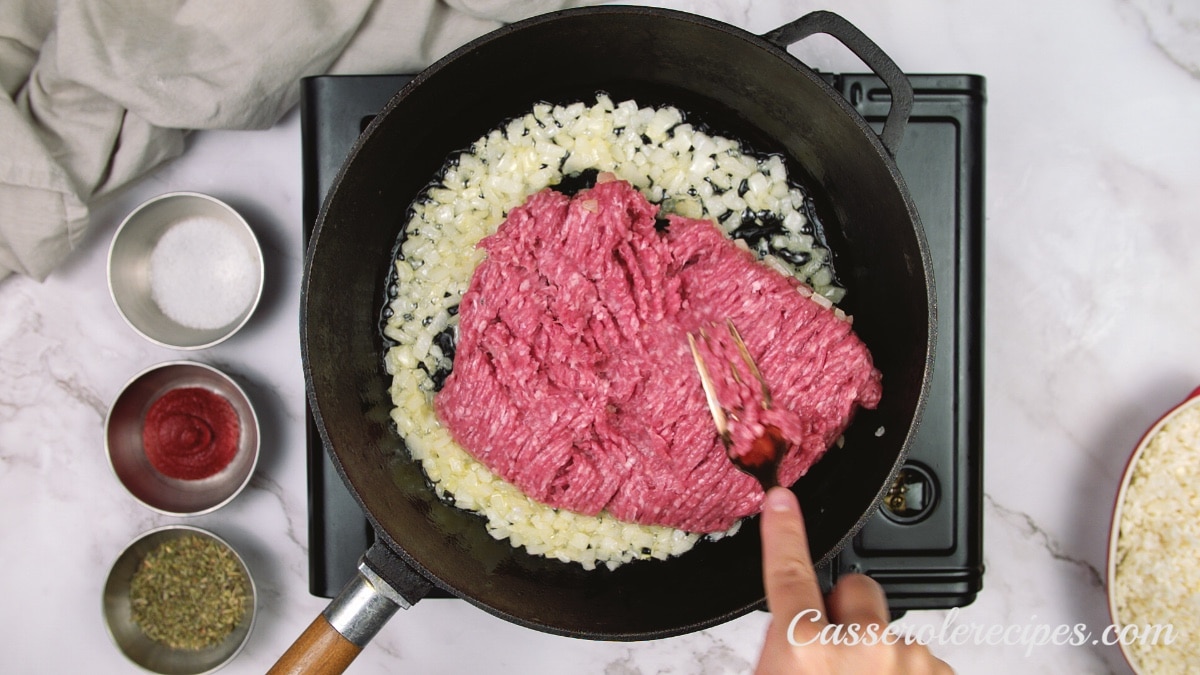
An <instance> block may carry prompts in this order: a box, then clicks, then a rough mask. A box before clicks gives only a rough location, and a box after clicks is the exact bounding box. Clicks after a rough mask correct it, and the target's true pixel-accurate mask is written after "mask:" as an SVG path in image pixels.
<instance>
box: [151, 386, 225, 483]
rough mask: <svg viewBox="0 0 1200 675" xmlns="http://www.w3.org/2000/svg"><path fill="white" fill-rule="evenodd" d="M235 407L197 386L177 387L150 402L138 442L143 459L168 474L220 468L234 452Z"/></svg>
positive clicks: (192, 476)
mask: <svg viewBox="0 0 1200 675" xmlns="http://www.w3.org/2000/svg"><path fill="white" fill-rule="evenodd" d="M240 430H241V429H240V426H239V421H238V415H237V411H236V410H234V409H233V406H232V405H231V404H230V403H229V401H226V400H225V399H224V398H223V397H221V396H219V395H217V394H214V393H213V392H211V391H209V390H207V389H202V388H200V387H181V388H179V389H172V390H171V391H168V392H167V393H165V394H163V395H162V396H160V397H159V398H158V400H156V401H155V402H154V403H152V404H151V405H150V410H149V411H148V412H147V413H146V426H145V427H143V429H142V444H143V446H144V447H145V449H146V458H147V459H149V460H150V464H151V465H153V466H154V468H155V469H157V470H158V471H159V472H160V473H162V474H163V475H165V476H169V477H171V478H180V479H183V480H197V479H200V478H208V477H209V476H212V475H214V474H216V473H218V472H220V471H221V469H224V468H225V467H226V466H228V465H229V463H230V462H231V461H233V456H234V455H235V454H237V448H238V434H239V432H240Z"/></svg>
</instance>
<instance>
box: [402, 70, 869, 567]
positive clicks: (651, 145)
mask: <svg viewBox="0 0 1200 675" xmlns="http://www.w3.org/2000/svg"><path fill="white" fill-rule="evenodd" d="M586 171H606V172H611V173H614V174H615V175H616V176H617V177H618V178H620V179H623V180H626V181H628V182H629V183H631V184H632V185H633V186H634V187H636V188H638V189H639V190H640V191H641V192H642V193H643V194H644V195H645V196H646V198H647V199H649V200H650V201H651V202H653V203H656V204H658V205H660V207H661V210H662V212H663V213H664V214H665V213H676V214H679V215H682V216H686V217H690V218H705V219H710V220H713V221H714V222H717V223H718V224H719V225H720V226H721V228H722V229H723V230H724V231H725V232H726V233H727V234H730V233H733V234H734V235H735V236H739V235H740V234H741V233H744V232H750V231H754V230H756V229H757V231H758V232H759V235H758V236H755V237H753V240H752V242H751V243H750V244H748V246H749V247H750V248H752V249H753V250H755V251H756V253H757V254H758V255H759V256H760V257H761V258H762V259H763V260H764V262H766V263H768V264H770V265H772V266H773V267H775V268H776V269H778V270H779V271H781V272H783V273H785V274H790V275H793V276H796V277H797V278H799V279H800V280H801V281H804V282H806V283H807V284H809V285H810V286H812V287H813V289H814V290H815V291H816V293H817V294H818V295H819V296H822V297H823V298H825V299H827V300H828V301H829V302H830V303H831V304H832V303H836V302H838V301H840V300H841V298H842V297H843V295H844V292H845V291H844V290H843V289H842V288H840V287H838V286H837V285H836V284H835V283H834V281H835V280H834V277H833V274H832V270H831V268H830V266H829V255H828V251H827V250H826V249H825V248H823V247H822V246H821V245H820V244H819V242H818V241H817V234H816V233H815V232H814V229H813V224H812V223H811V222H810V220H809V218H808V217H807V215H806V214H807V212H808V211H807V206H806V204H805V195H804V193H803V192H802V191H801V189H800V188H799V187H797V186H795V185H793V184H792V183H790V182H789V180H788V176H787V170H786V168H785V165H784V163H783V160H782V158H781V157H779V156H778V155H760V154H754V153H752V152H749V151H747V150H746V149H744V148H743V147H742V146H741V144H739V143H738V142H736V141H733V140H730V139H727V138H723V137H721V136H717V135H712V134H709V133H707V132H705V131H704V130H701V129H698V128H696V127H694V126H692V125H691V124H688V123H687V122H686V121H685V119H684V116H683V114H682V113H681V112H680V111H679V110H678V109H676V108H673V107H669V106H668V107H658V108H655V107H648V106H639V105H638V104H637V103H636V102H635V101H622V102H619V103H614V102H613V101H612V100H611V99H610V98H609V97H608V96H606V95H603V94H601V95H599V96H597V98H596V101H595V103H594V104H591V105H585V104H584V103H583V102H578V103H574V104H571V105H550V104H538V105H535V106H534V107H533V109H532V110H531V111H529V112H528V113H527V114H525V115H524V116H522V117H518V118H516V119H513V120H511V121H509V122H507V123H505V124H503V125H501V126H500V127H499V128H497V129H494V130H492V131H491V132H490V133H488V134H486V135H485V136H483V137H481V138H480V139H478V140H477V141H476V142H475V143H474V144H473V145H472V147H471V148H470V149H468V150H467V151H465V152H463V153H462V154H460V155H458V156H457V157H455V158H453V159H452V160H451V161H450V162H449V163H448V165H447V167H446V168H445V170H444V172H443V173H442V175H441V176H439V177H438V180H437V181H436V182H435V184H433V185H432V186H431V187H430V188H428V189H427V190H426V192H425V193H424V195H423V196H422V197H421V198H419V199H418V200H417V201H416V202H415V203H414V205H413V209H412V213H411V217H410V219H409V220H408V222H407V224H406V226H405V233H404V240H403V243H402V245H401V246H400V249H399V254H398V255H397V260H396V265H395V279H394V284H393V288H394V290H395V294H394V296H393V298H392V300H391V301H390V303H389V306H388V308H387V312H386V315H387V319H386V322H385V324H386V325H385V327H384V334H385V335H386V337H387V338H388V339H390V340H392V341H393V342H394V344H393V345H392V346H391V347H390V348H389V349H388V351H387V354H386V357H385V363H386V366H387V369H388V372H389V374H390V375H391V376H392V378H393V379H392V386H391V396H392V401H393V404H394V405H395V408H394V409H393V411H392V419H393V420H394V421H395V424H396V427H397V429H398V430H399V432H400V434H401V435H402V436H403V437H404V440H405V444H406V445H407V447H408V450H409V452H410V453H411V455H412V457H413V458H414V459H415V460H417V461H419V462H420V463H421V465H422V468H423V469H424V471H425V474H426V476H428V478H429V479H430V481H431V482H432V483H433V485H434V486H435V488H436V490H437V491H438V493H439V494H440V495H441V496H442V497H443V498H446V499H451V500H453V503H454V504H455V505H456V506H458V507H459V508H463V509H467V510H470V511H473V512H476V513H478V514H480V515H481V516H483V517H484V518H485V519H486V521H487V529H488V532H490V533H491V534H492V535H493V536H494V537H496V538H497V539H505V538H507V539H508V540H509V541H510V542H511V543H512V544H513V545H514V546H522V547H524V548H525V549H526V550H527V551H528V552H529V553H531V554H534V555H542V556H546V557H549V558H556V559H559V560H562V561H564V562H575V563H580V564H582V565H583V566H584V567H585V568H587V569H592V568H594V567H596V566H597V565H605V566H607V567H609V568H615V567H617V566H618V565H620V564H622V563H625V562H628V561H630V560H634V559H644V558H658V559H665V558H667V557H670V556H674V555H679V554H680V553H683V552H685V551H687V550H689V549H690V548H692V547H693V546H694V545H695V544H696V542H697V541H699V540H700V539H701V538H702V535H699V534H696V533H690V532H684V531H681V530H677V529H673V528H669V527H660V526H644V525H637V524H632V523H626V522H622V521H619V520H617V519H615V518H613V517H612V516H611V515H609V514H607V513H604V512H602V513H600V514H598V515H596V516H585V515H581V514H577V513H572V512H569V511H565V510H560V509H555V508H552V507H550V506H547V505H545V504H541V503H539V502H536V501H534V500H532V499H530V498H529V497H527V496H525V494H524V493H522V492H521V491H520V490H518V489H517V488H516V487H515V486H513V485H511V484H509V483H507V482H505V481H504V480H502V479H501V478H499V477H498V476H496V475H495V474H493V473H492V472H491V471H489V470H488V469H487V467H485V466H484V465H483V464H481V463H480V462H478V461H477V460H475V458H474V457H472V456H471V454H470V453H468V452H467V451H466V450H464V449H463V448H462V447H460V446H459V445H458V444H457V443H455V441H454V439H453V438H452V437H451V436H450V433H449V431H448V430H447V429H445V428H444V427H443V426H442V425H441V423H440V422H439V421H438V419H437V416H436V414H435V413H434V408H433V396H434V394H435V392H436V391H437V389H438V388H439V386H440V381H439V378H440V377H444V375H445V373H447V372H448V371H449V370H450V368H451V366H452V355H451V354H450V353H448V352H449V350H450V348H451V346H452V344H454V343H456V342H457V340H456V339H455V335H456V333H455V331H456V330H457V324H458V316H457V307H458V304H459V302H460V300H461V299H462V295H463V293H464V292H465V291H466V289H467V286H468V285H469V283H470V280H471V276H472V274H473V273H474V270H475V267H476V266H477V265H478V264H479V262H480V261H481V260H482V258H483V255H484V254H483V252H482V251H480V250H478V249H477V248H475V245H476V244H477V243H478V242H479V240H480V239H482V238H483V237H485V236H487V235H489V234H492V233H493V232H495V231H496V228H497V227H498V226H499V225H500V223H501V222H503V220H504V218H505V216H506V215H507V213H508V211H509V210H510V209H512V208H514V207H516V206H519V205H521V204H522V203H524V202H525V200H526V198H528V197H529V196H530V195H532V194H534V193H536V192H538V191H539V190H542V189H543V188H546V187H550V186H554V185H558V184H559V183H560V182H562V181H563V180H564V178H566V177H570V176H574V175H578V174H581V173H583V172H586ZM764 224H774V225H778V227H774V228H772V229H771V232H770V233H769V234H767V235H762V234H761V233H762V232H763V231H764V228H763V227H762V226H763V225H764ZM743 226H745V227H743ZM756 226H757V227H756ZM739 228H742V229H741V230H740V231H739ZM747 238H750V237H747ZM737 527H738V526H737V525H735V526H734V528H733V529H732V530H730V532H726V533H720V534H718V535H708V536H709V537H711V538H717V537H719V536H723V535H727V534H731V533H732V532H734V531H736V530H737Z"/></svg>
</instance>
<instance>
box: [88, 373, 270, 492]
mask: <svg viewBox="0 0 1200 675" xmlns="http://www.w3.org/2000/svg"><path fill="white" fill-rule="evenodd" d="M258 450H259V433H258V417H257V415H256V414H255V412H254V406H253V405H252V404H251V402H250V399H249V397H247V396H246V392H245V391H244V390H243V389H242V388H241V387H240V386H239V385H238V384H237V382H235V381H234V380H233V378H231V377H229V376H228V375H227V374H225V373H223V372H221V371H220V370H218V369H216V368H214V367H212V366H209V365H207V364H203V363H197V362H192V361H172V362H169V363H162V364H159V365H156V366H152V367H150V368H148V369H146V370H144V371H142V372H140V373H138V374H137V375H135V376H134V377H133V378H132V379H130V380H129V382H128V383H126V385H125V387H124V388H123V389H122V390H121V392H120V394H118V395H117V398H116V400H114V401H113V404H112V406H111V407H110V408H109V412H108V418H107V420H106V421H105V451H106V452H107V454H108V461H109V464H110V465H111V466H112V469H113V472H114V473H115V474H116V476H117V479H118V480H120V481H121V484H122V485H124V486H125V488H126V489H127V490H128V491H129V493H130V494H131V495H132V496H133V497H134V498H135V499H137V500H138V501H140V502H141V503H142V504H144V505H146V506H147V507H149V508H151V509H153V510H155V511H158V512H160V513H165V514H168V515H178V516H185V515H199V514H202V513H209V512H211V511H215V510H216V509H218V508H220V507H222V506H224V505H225V504H227V503H229V502H230V501H231V500H233V498H234V497H236V496H237V495H238V493H240V492H241V491H242V489H243V488H244V487H246V484H247V483H248V482H250V477H251V476H252V475H253V474H254V468H255V465H256V464H257V463H258Z"/></svg>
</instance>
